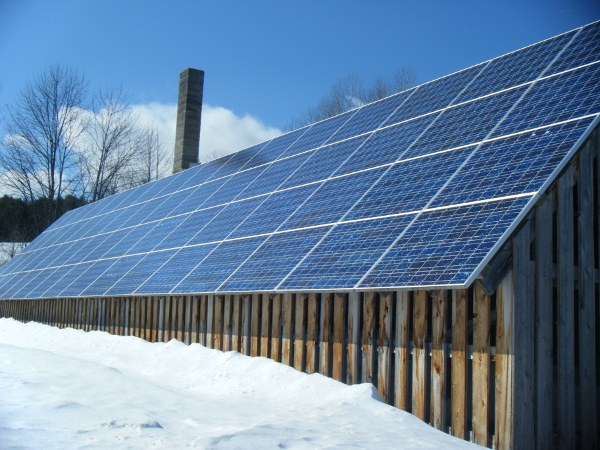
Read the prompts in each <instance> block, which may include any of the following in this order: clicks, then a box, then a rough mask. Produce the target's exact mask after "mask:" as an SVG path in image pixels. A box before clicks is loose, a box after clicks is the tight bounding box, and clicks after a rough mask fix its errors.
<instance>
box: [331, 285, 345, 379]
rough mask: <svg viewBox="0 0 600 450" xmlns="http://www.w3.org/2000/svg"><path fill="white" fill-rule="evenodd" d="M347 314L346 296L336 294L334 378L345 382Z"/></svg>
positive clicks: (334, 302)
mask: <svg viewBox="0 0 600 450" xmlns="http://www.w3.org/2000/svg"><path fill="white" fill-rule="evenodd" d="M345 312H346V295H345V294H335V295H334V298H333V367H332V374H331V376H332V378H333V379H334V380H338V381H344V380H345V376H344V362H345V358H344V349H345V345H344V329H345V328H346V322H345V319H344V317H345Z"/></svg>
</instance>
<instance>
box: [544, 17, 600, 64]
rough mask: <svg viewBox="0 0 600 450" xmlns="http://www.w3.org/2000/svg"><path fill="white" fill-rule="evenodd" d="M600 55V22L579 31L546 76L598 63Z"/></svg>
mask: <svg viewBox="0 0 600 450" xmlns="http://www.w3.org/2000/svg"><path fill="white" fill-rule="evenodd" d="M598 55H600V22H594V23H592V24H589V25H587V26H585V27H583V28H582V29H581V31H580V32H579V34H578V35H577V36H576V37H575V39H574V40H573V42H572V43H571V45H569V46H568V47H567V48H566V49H565V51H564V52H563V53H562V54H561V55H560V57H559V58H558V60H557V61H556V62H555V63H554V64H553V65H552V66H551V67H550V69H549V70H548V73H547V74H548V75H550V74H553V73H558V72H562V71H564V70H568V69H572V68H574V67H579V66H583V65H585V64H589V63H592V62H595V61H598Z"/></svg>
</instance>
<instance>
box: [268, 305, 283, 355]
mask: <svg viewBox="0 0 600 450" xmlns="http://www.w3.org/2000/svg"><path fill="white" fill-rule="evenodd" d="M281 302H282V297H281V294H275V295H274V296H273V297H272V299H271V307H272V312H271V359H273V360H275V361H281V351H280V348H281V342H280V339H281V336H280V335H281Z"/></svg>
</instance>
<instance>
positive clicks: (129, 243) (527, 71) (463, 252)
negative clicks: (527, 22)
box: [0, 23, 600, 298]
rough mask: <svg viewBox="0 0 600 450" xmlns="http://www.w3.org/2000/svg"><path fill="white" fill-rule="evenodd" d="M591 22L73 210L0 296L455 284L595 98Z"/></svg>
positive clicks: (582, 130)
mask: <svg viewBox="0 0 600 450" xmlns="http://www.w3.org/2000/svg"><path fill="white" fill-rule="evenodd" d="M599 49H600V23H594V24H590V25H588V26H585V27H582V28H581V29H578V30H575V31H572V32H568V33H565V34H563V35H560V36H556V37H554V38H552V39H548V40H546V41H543V42H540V43H538V44H535V45H531V46H529V47H526V48H524V49H521V50H518V51H515V52H512V53H509V54H507V55H505V56H502V57H499V58H496V59H493V60H490V61H488V62H486V63H482V64H479V65H477V66H473V67H471V68H468V69H465V70H463V71H460V72H456V73H454V74H451V75H448V76H446V77H442V78H439V79H437V80H434V81H432V82H429V83H426V84H423V85H421V86H417V87H415V88H413V89H409V90H407V91H405V92H401V93H399V94H396V95H393V96H390V97H388V98H386V99H383V100H380V101H377V102H374V103H371V104H369V105H365V106H363V107H360V108H357V109H354V110H352V111H349V112H346V113H343V114H340V115H338V116H335V117H333V118H331V119H327V120H324V121H321V122H318V123H315V124H313V125H310V126H307V127H304V128H301V129H299V130H295V131H292V132H290V133H286V134H284V135H282V136H279V137H277V138H274V139H271V140H269V141H268V142H266V143H263V144H258V145H256V146H253V147H250V148H248V149H245V150H242V151H240V152H237V153H234V154H231V155H228V156H225V157H223V158H219V159H217V160H215V161H211V162H209V163H206V164H202V165H200V166H198V167H194V168H191V169H188V170H185V171H183V172H180V173H178V174H176V175H173V176H170V177H167V178H165V179H163V180H160V181H157V182H153V183H149V184H147V185H145V186H142V187H139V188H136V189H131V190H128V191H126V192H123V193H120V194H117V195H114V196H111V197H108V198H106V199H103V200H100V201H98V202H95V203H93V204H91V205H87V206H85V207H82V208H79V209H78V210H75V211H72V212H69V213H68V214H66V215H64V216H63V217H62V218H61V219H60V220H58V221H57V222H56V223H54V224H53V225H52V226H51V227H50V228H49V229H48V230H47V231H46V232H44V233H43V234H42V235H41V236H39V237H38V238H37V239H36V240H35V241H34V242H32V243H31V244H30V245H29V246H28V247H27V248H26V249H25V250H24V251H23V253H21V254H20V255H18V256H17V257H15V258H14V259H13V260H12V261H11V262H9V263H8V264H6V265H5V266H3V267H1V268H0V298H36V297H56V296H89V295H94V296H101V295H131V294H168V293H188V292H192V293H205V292H216V291H218V292H241V291H254V290H258V291H272V290H296V291H299V290H310V289H317V290H323V289H375V288H398V287H435V286H448V285H452V286H465V285H466V284H467V283H469V282H470V281H472V279H473V278H474V276H476V275H477V274H478V273H479V271H480V270H481V269H482V267H481V265H482V264H483V263H484V262H485V261H486V260H487V258H488V256H489V255H490V252H493V251H495V248H496V247H497V246H498V245H499V244H500V243H501V242H502V241H503V240H504V239H506V238H507V237H508V233H510V232H511V230H512V229H513V227H514V225H515V220H516V219H517V218H518V217H521V216H523V214H525V213H526V211H527V208H528V207H530V206H531V205H532V204H533V202H534V201H535V199H536V198H537V197H536V196H537V195H538V194H539V193H540V192H541V190H542V189H544V188H545V187H546V186H548V185H549V183H550V182H551V181H552V177H553V176H555V175H556V173H557V172H558V170H559V169H560V168H561V167H563V166H564V165H565V164H566V162H567V160H568V158H569V157H570V156H571V155H572V154H573V153H574V150H575V148H574V147H575V145H576V144H577V143H578V142H581V139H582V137H585V136H586V135H587V134H586V133H589V131H590V129H591V126H592V124H594V123H596V122H597V119H598V115H599V114H600V61H599V54H600V51H599Z"/></svg>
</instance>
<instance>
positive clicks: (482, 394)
mask: <svg viewBox="0 0 600 450" xmlns="http://www.w3.org/2000/svg"><path fill="white" fill-rule="evenodd" d="M489 343H490V297H489V295H487V294H486V293H485V291H484V289H483V287H482V286H481V284H480V283H479V282H476V283H475V290H474V298H473V441H474V442H475V443H476V444H479V445H483V446H484V447H487V446H488V441H489V434H488V420H489V417H490V415H489V391H490V386H489V384H490V383H489V379H490V378H489V377H490V373H489V368H490V356H489Z"/></svg>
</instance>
